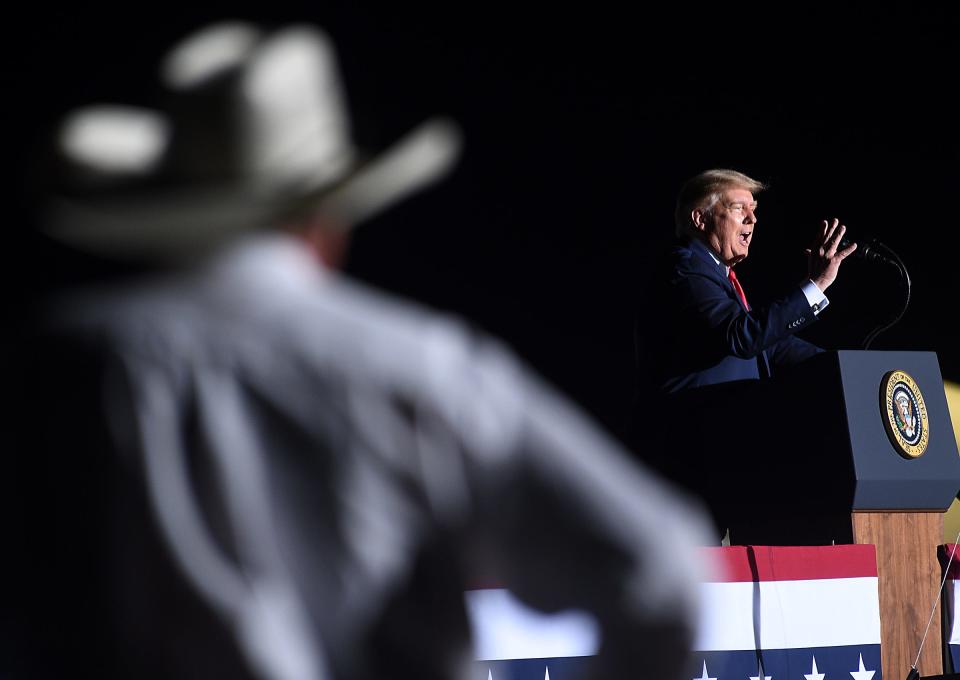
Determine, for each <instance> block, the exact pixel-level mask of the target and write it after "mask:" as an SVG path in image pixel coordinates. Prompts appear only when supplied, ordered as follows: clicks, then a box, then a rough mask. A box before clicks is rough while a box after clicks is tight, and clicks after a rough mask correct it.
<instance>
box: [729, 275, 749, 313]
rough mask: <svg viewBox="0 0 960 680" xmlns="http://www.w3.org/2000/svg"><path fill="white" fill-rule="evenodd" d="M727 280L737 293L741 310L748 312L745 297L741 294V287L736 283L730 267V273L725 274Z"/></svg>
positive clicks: (744, 294) (735, 277)
mask: <svg viewBox="0 0 960 680" xmlns="http://www.w3.org/2000/svg"><path fill="white" fill-rule="evenodd" d="M727 278H728V279H730V283H732V284H733V289H734V290H735V291H737V295H739V296H740V302H742V303H743V308H744V309H746V310H747V311H748V312H749V311H750V305H748V304H747V295H746V293H744V292H743V287H742V286H741V285H740V282H739V281H737V275H736V274H734V273H733V267H730V273H729V274H727Z"/></svg>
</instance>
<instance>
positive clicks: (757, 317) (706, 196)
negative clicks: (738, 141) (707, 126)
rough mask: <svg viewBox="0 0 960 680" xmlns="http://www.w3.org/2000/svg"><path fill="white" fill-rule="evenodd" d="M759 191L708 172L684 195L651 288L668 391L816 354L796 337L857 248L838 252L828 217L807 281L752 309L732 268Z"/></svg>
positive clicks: (746, 242)
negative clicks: (673, 239) (672, 236)
mask: <svg viewBox="0 0 960 680" xmlns="http://www.w3.org/2000/svg"><path fill="white" fill-rule="evenodd" d="M764 188H765V187H764V185H763V184H761V183H760V182H758V181H756V180H754V179H751V178H750V177H747V176H746V175H744V174H742V173H739V172H736V171H734V170H707V171H706V172H703V173H700V174H699V175H697V176H696V177H693V178H692V179H690V180H689V181H688V182H687V183H686V184H685V185H684V187H683V189H682V190H681V192H680V195H679V198H678V200H677V210H676V214H675V220H676V235H677V238H678V243H677V244H676V245H675V246H674V247H673V248H672V249H671V250H670V252H669V256H668V257H667V258H666V259H665V261H664V263H663V265H664V266H665V269H662V270H658V271H657V282H656V284H655V285H656V288H655V290H656V293H655V303H656V306H657V311H658V313H659V315H658V317H656V318H658V319H661V321H660V322H659V323H657V324H656V329H655V330H656V332H655V333H651V334H649V336H648V337H647V338H646V340H647V343H648V345H649V347H648V356H650V357H655V358H656V363H655V367H656V373H657V383H658V386H659V387H660V388H661V389H663V390H664V391H666V392H669V393H676V392H680V391H683V390H687V389H691V388H695V387H703V386H707V385H715V384H718V383H728V382H733V381H737V380H757V379H760V378H765V377H770V376H771V375H775V374H776V373H777V370H778V369H779V368H782V367H785V366H790V365H795V364H797V363H799V362H800V361H803V360H804V359H807V358H809V357H811V356H813V355H814V354H816V353H817V352H819V351H821V350H820V349H819V348H818V347H816V346H815V345H812V344H811V343H809V342H806V341H805V340H802V339H800V338H798V337H796V333H797V332H798V331H801V330H803V329H804V328H806V327H807V326H809V325H810V324H811V323H813V322H814V321H815V320H816V319H817V317H818V315H819V314H820V312H821V311H823V309H824V308H825V307H826V306H827V304H828V300H827V298H826V296H825V295H824V293H825V292H826V290H827V288H829V286H830V284H832V283H833V281H834V280H835V279H836V277H837V272H838V270H839V268H840V263H841V262H843V260H844V258H846V257H847V256H848V255H850V254H851V253H852V252H853V251H854V250H855V249H856V244H851V245H849V246H847V247H846V248H843V249H840V248H839V244H840V241H841V239H842V238H843V234H844V232H845V231H846V227H844V226H843V225H842V224H840V223H839V220H836V219H834V220H832V221H830V222H828V221H826V220H824V222H823V225H822V227H821V229H820V230H819V231H818V232H817V236H816V239H815V242H814V244H813V246H812V247H811V249H810V250H809V251H808V253H809V263H808V276H809V278H808V279H807V280H806V281H804V282H802V283H801V284H800V285H798V286H797V287H796V288H794V289H792V290H790V291H788V292H787V293H786V294H785V295H783V296H781V297H779V298H778V299H776V300H774V301H773V302H772V303H770V304H769V305H767V306H766V307H764V308H754V307H752V306H750V305H749V303H748V302H747V299H746V296H745V294H741V293H740V292H738V287H739V282H738V281H737V280H736V274H735V273H734V272H735V268H736V266H737V265H738V264H739V263H740V262H742V261H743V260H744V259H746V257H747V255H748V253H749V250H750V244H751V242H752V240H753V234H754V230H755V228H756V225H757V215H756V210H757V202H756V199H755V198H754V194H756V193H758V192H760V191H762V190H763V189H764ZM740 291H742V288H740ZM650 350H653V351H650Z"/></svg>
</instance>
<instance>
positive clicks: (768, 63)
mask: <svg viewBox="0 0 960 680" xmlns="http://www.w3.org/2000/svg"><path fill="white" fill-rule="evenodd" d="M393 5H394V7H393V8H392V9H387V8H386V7H375V6H372V5H369V4H367V5H364V3H360V2H338V3H305V2H301V3H291V2H272V3H265V4H264V6H263V7H259V8H256V9H254V10H249V9H248V10H242V11H238V9H237V7H235V6H226V5H222V6H219V7H217V6H214V5H210V4H207V5H205V7H204V8H202V9H191V10H184V9H172V8H170V7H161V6H147V7H134V6H132V5H131V6H129V7H127V8H125V9H123V10H119V11H116V10H114V11H110V12H108V11H107V10H105V9H98V10H93V11H90V10H81V9H63V10H46V9H40V8H26V12H25V14H22V15H20V16H18V17H17V18H10V19H8V21H7V22H6V34H7V37H6V41H5V43H4V45H3V91H4V92H5V93H6V96H5V97H4V99H5V102H6V103H5V105H4V113H3V125H4V128H5V130H6V135H5V136H6V138H7V142H8V155H7V160H8V163H7V165H8V168H7V171H8V172H10V175H9V177H8V178H7V179H6V181H5V184H6V186H7V187H8V189H9V192H8V195H9V196H10V197H11V200H10V210H9V212H8V219H9V221H8V223H7V224H5V225H4V228H5V229H6V235H7V240H6V241H5V243H6V244H7V250H6V252H5V253H4V262H5V266H4V286H3V294H4V298H5V300H6V307H7V309H8V310H10V313H11V314H12V315H14V317H15V318H16V315H17V314H19V313H20V311H24V310H28V309H29V307H30V305H31V304H32V302H33V301H35V300H36V298H37V297H38V296H40V295H42V294H43V293H45V292H48V291H49V290H51V289H54V288H58V287H62V286H70V285H75V284H76V283H77V282H78V281H80V280H82V279H86V278H89V277H92V276H96V275H97V274H98V273H99V271H100V269H101V264H100V263H96V262H90V261H84V260H80V259H78V258H76V257H75V255H74V254H72V253H68V252H66V251H63V250H61V249H59V248H57V247H55V246H53V245H52V244H49V243H47V242H45V241H44V240H43V239H41V238H39V237H37V236H36V235H35V234H33V232H32V229H31V226H32V225H31V220H30V210H29V204H28V202H27V201H25V200H21V199H23V198H24V194H23V192H22V191H21V188H22V187H21V185H22V179H23V176H24V174H25V172H26V169H27V168H28V167H29V164H30V160H31V158H32V156H33V155H34V154H35V150H36V142H37V140H38V139H40V138H42V135H43V134H44V132H45V131H46V130H47V129H48V128H49V126H50V125H51V123H52V122H53V121H54V120H56V118H57V117H58V116H59V115H60V114H62V113H63V112H64V111H65V110H67V109H68V108H69V107H71V106H74V105H77V104H82V103H90V102H95V101H117V100H125V101H128V102H131V103H142V104H150V102H151V97H152V96H153V92H154V89H153V88H154V85H155V82H154V81H153V80H151V78H150V77H148V76H147V75H145V74H150V73H151V68H152V64H153V63H154V61H155V57H156V55H157V53H158V51H159V50H160V49H161V48H162V47H165V46H166V45H167V44H168V43H169V42H170V41H171V40H172V39H173V38H175V37H179V36H180V35H181V34H182V33H183V32H185V31H186V30H188V29H191V28H194V27H196V26H198V25H199V24H200V23H202V22H204V21H206V20H210V19H214V18H220V17H223V16H239V17H241V18H252V19H257V20H262V21H266V22H269V23H272V24H278V23H284V22H286V21H287V20H293V19H300V20H311V21H315V22H317V23H319V24H321V25H323V26H325V27H326V28H327V29H328V30H329V31H330V32H331V33H332V35H333V37H334V39H335V40H336V42H337V43H338V45H339V47H340V51H341V61H342V66H343V69H344V72H345V79H346V81H347V87H348V94H349V98H350V102H351V106H352V108H353V111H354V114H355V116H356V123H355V136H356V138H357V140H358V141H359V143H360V144H361V145H363V146H365V147H368V148H371V149H375V148H377V147H378V146H382V145H385V144H387V143H389V142H390V141H392V140H393V139H395V138H396V137H398V136H399V135H400V134H402V133H403V132H404V131H405V130H407V129H409V128H410V127H412V126H413V125H415V124H416V123H417V122H419V121H420V120H422V119H424V118H426V117H427V116H429V115H431V114H434V113H444V114H448V115H451V116H453V117H454V118H456V119H457V120H459V121H460V123H461V125H462V127H463V129H464V132H465V136H466V153H465V156H464V158H463V160H462V162H461V164H460V166H459V167H458V169H457V171H456V173H455V174H454V175H453V176H452V177H451V178H450V179H449V180H448V181H447V182H445V183H444V184H443V185H440V186H438V187H436V188H435V189H432V190H431V191H429V192H427V193H426V194H424V195H421V196H419V197H417V198H416V199H413V200H411V201H408V202H407V203H406V204H404V205H403V206H402V207H400V208H398V209H397V210H395V211H393V212H392V213H390V214H389V215H387V216H383V217H380V218H377V219H375V220H373V221H371V222H369V223H367V224H365V225H363V226H362V227H361V228H360V229H359V230H358V231H357V233H356V236H355V239H354V242H353V249H352V251H351V256H350V259H349V262H348V270H349V271H350V272H351V273H353V274H354V275H355V276H357V277H359V278H361V279H364V280H366V281H369V282H371V283H372V284H375V285H378V286H383V287H386V288H388V289H391V290H393V291H395V292H397V293H399V294H401V295H404V296H407V297H411V298H414V299H417V300H420V301H423V302H425V303H427V304H429V305H431V306H434V307H438V308H442V309H445V310H448V311H452V312H453V313H455V314H457V315H459V316H462V317H464V318H467V319H469V320H470V321H471V322H473V323H475V324H476V325H478V326H479V327H482V328H484V329H486V330H489V331H491V332H493V333H495V334H496V335H498V336H500V337H501V338H503V339H504V340H505V341H506V342H507V343H509V344H510V345H511V346H512V347H513V348H514V349H515V350H516V351H517V352H518V353H519V354H520V355H521V356H523V357H524V358H525V359H526V360H527V361H528V362H530V363H531V364H532V365H533V366H534V367H535V368H536V369H537V370H538V371H539V372H540V373H541V374H543V375H544V376H545V377H546V378H547V379H548V380H550V381H551V382H553V383H554V384H556V385H558V386H559V387H560V388H562V389H563V390H564V391H566V392H567V393H568V394H570V395H571V396H572V397H573V398H574V399H576V400H577V401H578V402H579V403H581V404H582V405H583V406H584V407H586V408H587V409H588V410H589V411H590V412H592V413H593V414H594V415H595V416H596V417H597V418H598V419H600V420H601V421H602V422H603V423H604V424H605V425H606V426H607V427H608V428H609V429H611V430H613V431H614V432H615V433H617V434H623V433H624V432H625V428H626V423H627V419H628V414H629V407H630V402H631V385H632V380H631V372H632V370H633V357H632V349H631V325H632V322H633V318H634V315H635V313H636V312H637V311H638V310H640V314H641V319H642V322H643V323H656V320H655V319H648V318H643V316H642V295H643V291H642V289H641V288H640V285H639V281H640V280H641V279H642V272H643V268H644V265H645V262H646V261H647V260H648V259H649V257H650V256H651V253H652V252H653V251H654V250H655V249H656V248H657V247H659V246H660V245H661V244H662V243H663V242H664V241H665V239H668V238H669V235H670V233H671V230H672V226H671V225H672V210H673V201H674V197H675V195H676V191H677V189H678V187H679V184H680V183H681V182H682V181H683V180H684V179H685V178H686V177H688V176H690V175H692V174H694V173H696V172H698V171H700V170H702V169H705V168H708V167H722V166H727V167H735V168H737V169H740V170H742V171H744V172H747V173H748V174H751V175H753V176H755V177H757V178H758V179H761V180H764V181H767V182H769V183H770V185H771V190H770V191H769V192H768V193H766V194H765V195H762V196H761V197H760V202H761V208H760V213H759V216H760V217H759V229H758V231H757V233H756V236H755V240H754V246H753V248H752V249H751V257H750V259H748V260H747V261H746V262H745V263H744V264H743V265H742V267H741V269H738V272H741V280H742V281H743V282H744V284H745V286H746V287H747V291H748V293H749V295H750V297H751V301H752V302H754V304H756V303H758V302H762V301H763V298H764V295H765V294H766V295H773V294H776V293H779V292H782V291H783V290H785V289H786V288H787V287H789V286H791V285H794V284H795V283H796V282H797V281H798V280H799V279H800V278H801V277H802V276H803V274H804V271H805V270H804V259H803V255H802V250H803V248H804V246H805V245H806V243H807V242H808V241H809V240H810V237H811V235H812V230H813V229H814V228H815V227H816V226H817V224H818V223H819V221H820V220H821V219H824V218H827V217H832V216H838V217H840V218H841V219H842V220H843V221H844V222H845V223H846V224H847V225H848V227H849V228H850V230H851V234H852V236H853V237H854V238H856V237H860V238H863V237H865V236H872V237H876V238H879V239H880V240H881V241H882V242H884V243H885V244H887V245H888V246H890V247H891V248H893V249H894V250H895V251H896V252H897V253H898V254H899V255H900V256H901V257H902V258H903V260H904V261H905V263H906V264H907V267H908V268H909V271H910V274H911V275H912V277H913V284H914V285H913V300H912V303H911V306H910V308H909V311H908V313H907V314H906V316H905V317H904V318H903V319H902V321H901V322H900V323H899V324H898V325H897V326H895V327H894V328H893V329H891V330H890V331H888V332H886V333H884V334H883V335H881V336H880V337H879V338H878V339H877V341H876V342H875V343H874V345H873V348H874V349H917V350H933V351H936V352H937V353H938V354H939V356H940V362H941V366H942V368H943V371H944V375H945V377H947V378H953V379H955V380H960V347H958V343H957V339H958V333H957V331H956V330H955V327H956V323H955V322H954V319H953V318H952V317H953V313H954V310H955V308H956V302H955V299H956V298H957V294H958V284H957V282H956V274H955V272H956V270H957V269H958V268H960V258H958V255H957V252H956V249H955V244H956V242H957V238H956V237H955V236H954V231H955V229H956V227H955V223H956V213H957V191H956V186H957V175H958V173H957V169H956V156H957V137H956V132H955V128H956V125H957V122H956V116H955V111H956V108H955V105H954V103H953V101H954V99H955V96H954V89H955V87H956V84H957V82H958V79H957V57H956V45H955V38H954V35H953V33H954V29H955V27H956V22H955V21H954V18H953V16H951V15H950V14H948V11H947V10H943V9H922V8H919V9H918V8H913V9H907V8H904V7H902V6H900V7H897V8H896V9H878V8H876V7H870V6H866V5H864V6H844V7H843V8H837V7H832V8H829V9H823V8H821V9H818V8H816V7H810V6H804V7H801V6H796V7H786V6H782V5H778V6H777V7H776V8H774V9H773V10H770V12H771V14H769V15H765V14H762V13H755V12H753V11H751V10H748V9H746V8H745V6H738V7H737V8H721V9H714V10H711V11H708V12H704V11H703V10H700V9H697V8H695V7H694V6H693V5H687V4H678V3H674V4H671V5H670V6H666V7H661V8H659V9H658V10H657V12H655V13H652V12H650V11H649V10H644V9H642V8H640V7H639V6H636V7H629V8H622V9H617V10H613V9H611V7H612V6H611V7H608V6H605V5H603V4H599V3H593V4H587V3H580V4H578V5H573V6H571V7H569V8H568V9H559V8H558V7H544V8H543V9H542V10H536V9H533V8H526V9H523V10H521V9H519V7H520V5H519V4H516V5H513V6H507V5H504V6H497V5H493V4H489V3H456V4H455V5H456V6H453V5H451V6H448V7H447V8H445V9H443V10H440V11H439V13H438V11H437V10H428V9H426V8H425V7H421V6H419V5H416V4H411V3H393ZM399 5H403V6H399ZM829 294H830V297H831V301H832V304H833V306H832V307H831V309H830V310H829V311H828V312H826V313H825V314H824V318H823V320H822V321H821V322H820V323H818V324H816V325H815V326H814V327H813V328H812V329H811V330H810V332H809V333H808V335H807V337H808V338H809V339H811V340H814V341H816V342H819V343H821V344H823V345H824V346H827V347H832V348H840V347H844V348H857V347H859V346H860V342H861V341H862V339H863V337H864V336H865V335H866V334H867V332H868V331H869V330H870V329H871V328H872V327H873V326H874V325H876V324H877V323H879V322H881V321H882V320H883V319H884V318H886V317H889V316H891V315H892V314H894V313H895V311H896V310H897V308H898V306H899V305H900V303H901V300H902V293H901V288H900V286H899V283H898V281H897V279H896V276H895V274H891V272H889V271H887V270H885V269H882V268H878V267H875V266H870V265H867V264H863V263H860V262H852V263H849V264H847V265H845V266H844V269H843V270H842V272H841V278H840V280H839V281H838V283H837V284H835V286H834V287H833V288H831V289H830V291H829Z"/></svg>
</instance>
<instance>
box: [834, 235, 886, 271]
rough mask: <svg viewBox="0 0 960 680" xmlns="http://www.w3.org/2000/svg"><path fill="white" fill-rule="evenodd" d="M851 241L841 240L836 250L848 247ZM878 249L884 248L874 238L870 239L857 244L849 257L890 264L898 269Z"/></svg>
mask: <svg viewBox="0 0 960 680" xmlns="http://www.w3.org/2000/svg"><path fill="white" fill-rule="evenodd" d="M851 243H853V241H849V240H847V239H842V240H841V241H840V245H838V246H837V250H843V249H844V248H846V247H847V246H849V245H850V244H851ZM880 248H886V246H884V245H883V244H882V243H880V241H878V240H877V239H875V238H872V239H870V240H868V241H866V242H863V243H857V249H856V250H854V251H853V253H852V254H851V255H850V257H855V258H857V259H860V260H866V261H867V262H882V263H884V264H891V265H893V266H894V267H899V266H900V265H899V263H898V262H897V261H896V260H894V259H893V258H892V257H890V256H889V255H885V254H884V253H881V252H880Z"/></svg>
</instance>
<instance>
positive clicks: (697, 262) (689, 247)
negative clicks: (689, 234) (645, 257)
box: [660, 241, 720, 276]
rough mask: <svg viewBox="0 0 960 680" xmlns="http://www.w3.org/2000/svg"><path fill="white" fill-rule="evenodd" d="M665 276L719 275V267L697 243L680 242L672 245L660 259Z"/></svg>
mask: <svg viewBox="0 0 960 680" xmlns="http://www.w3.org/2000/svg"><path fill="white" fill-rule="evenodd" d="M660 262H661V266H662V267H663V268H664V270H665V271H664V272H662V273H663V274H665V275H668V276H669V275H671V274H672V275H676V274H686V273H697V274H706V275H719V273H720V272H719V265H717V263H716V262H714V261H712V260H711V259H710V255H709V254H708V253H707V251H706V250H705V249H704V248H703V247H702V246H700V247H698V245H697V244H695V243H690V242H684V241H678V242H676V243H674V244H672V245H671V246H670V247H669V248H668V249H667V250H666V251H665V253H664V255H663V257H661V258H660Z"/></svg>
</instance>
